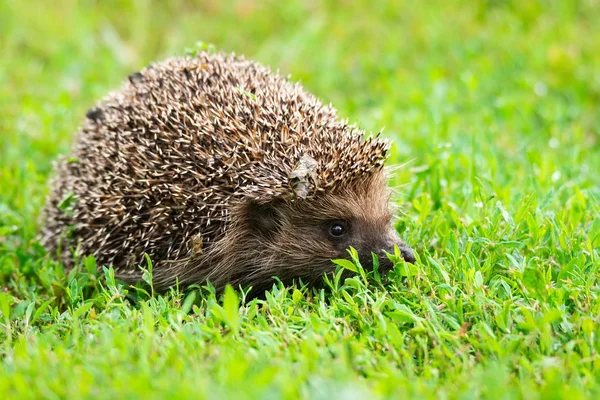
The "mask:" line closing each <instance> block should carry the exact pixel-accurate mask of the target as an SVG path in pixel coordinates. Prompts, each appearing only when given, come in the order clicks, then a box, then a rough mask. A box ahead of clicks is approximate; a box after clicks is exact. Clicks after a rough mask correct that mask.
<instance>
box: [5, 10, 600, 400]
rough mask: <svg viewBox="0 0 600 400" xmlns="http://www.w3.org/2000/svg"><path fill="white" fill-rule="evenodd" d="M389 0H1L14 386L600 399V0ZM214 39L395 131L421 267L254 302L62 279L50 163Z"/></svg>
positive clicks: (118, 392) (77, 392)
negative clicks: (52, 247) (138, 74)
mask: <svg viewBox="0 0 600 400" xmlns="http://www.w3.org/2000/svg"><path fill="white" fill-rule="evenodd" d="M97 3H99V4H97ZM382 3H383V2H373V1H367V0H361V1H343V2H339V3H336V2H333V1H327V2H317V1H304V0H297V1H291V2H282V1H269V2H260V1H237V2H229V1H226V2H220V1H208V2H204V3H202V5H193V2H191V1H183V0H178V1H170V2H166V1H165V2H159V1H155V2H152V1H141V0H140V1H133V2H125V1H102V2H95V1H80V2H75V1H69V0H56V1H16V0H14V1H13V0H0V49H1V51H0V397H2V398H15V397H19V398H40V397H44V398H81V397H94V398H138V397H139V398H142V397H152V398H156V397H165V398H176V397H179V398H191V397H193V398H226V397H227V398H240V397H253V398H295V397H305V398H316V399H331V398H357V399H358V398H367V396H368V398H397V397H417V398H427V397H431V398H449V399H451V398H527V399H537V398H544V399H547V398H569V399H578V398H599V397H600V355H599V352H600V316H599V315H600V282H599V278H600V271H599V269H600V205H599V204H600V203H599V201H600V52H599V51H598V50H599V48H600V39H599V38H600V3H599V2H598V1H597V0H586V1H583V0H582V1H527V2H525V1H516V0H515V1H510V0H505V1H501V0H498V1H491V0H489V1H470V2H451V1H444V0H439V1H423V2H420V1H405V2H389V3H388V4H389V5H387V6H382V5H380V4H382ZM196 41H203V42H205V43H214V44H215V45H216V46H217V47H218V48H219V49H221V50H227V51H229V50H231V51H236V52H237V53H244V54H246V55H247V56H248V57H250V58H253V59H256V60H258V61H260V62H263V63H265V64H268V65H271V66H273V67H274V68H279V69H280V70H281V71H282V72H284V73H289V74H291V76H292V79H294V80H301V81H302V82H303V84H304V85H305V87H306V88H307V89H308V90H309V91H311V92H313V93H315V94H317V95H318V96H319V97H321V98H322V99H324V100H325V101H327V102H329V101H331V102H332V103H333V104H334V105H335V106H336V107H337V108H338V110H339V111H340V114H341V115H343V116H345V117H348V118H349V119H350V120H351V121H357V122H358V123H359V124H360V126H361V127H362V128H365V129H367V130H371V131H379V130H380V128H381V127H384V126H385V131H384V134H385V135H386V136H387V137H389V138H392V139H393V140H394V142H395V147H394V151H393V154H392V157H391V160H390V164H404V163H408V164H407V165H406V166H405V167H403V168H400V169H399V170H398V171H397V172H395V175H394V177H393V178H394V179H393V183H394V184H395V185H398V186H401V190H400V193H401V195H400V196H399V200H398V203H399V205H400V206H401V208H402V215H401V216H400V219H399V223H398V226H397V228H398V231H399V232H400V233H401V234H402V235H403V236H404V237H405V239H406V240H407V241H408V242H409V243H411V244H412V245H413V246H414V248H415V250H416V252H417V254H418V256H419V261H418V262H417V263H416V264H415V266H414V267H413V268H407V267H406V266H405V265H403V264H400V265H398V266H397V269H396V270H395V271H394V272H393V273H392V274H390V276H389V277H388V278H387V279H384V280H383V282H382V281H379V280H378V279H376V278H375V277H373V276H368V277H366V278H365V277H363V276H361V275H358V276H356V277H354V278H351V279H349V280H347V281H345V282H332V284H331V286H332V287H331V288H329V289H328V290H322V291H313V290H310V289H305V288H299V287H296V288H294V287H291V288H282V287H276V288H274V289H273V290H272V291H271V292H270V293H269V294H268V295H267V297H266V299H265V300H253V301H251V302H245V301H243V294H240V293H239V292H237V293H236V292H233V291H228V292H227V293H226V295H225V296H224V298H221V297H217V298H215V296H214V294H211V293H210V291H208V290H206V289H202V290H198V291H196V292H191V293H185V294H180V293H177V292H173V293H170V294H168V295H166V296H155V297H152V296H150V295H148V294H146V293H144V292H141V291H139V290H136V289H134V288H129V287H126V286H124V285H122V284H119V283H118V282H117V283H115V282H114V280H113V279H111V277H110V271H108V272H107V273H106V274H105V275H106V277H104V276H101V274H95V273H88V272H86V271H91V270H93V268H94V265H95V264H94V262H93V260H91V259H88V260H86V261H85V262H84V263H83V265H82V266H81V272H79V273H76V274H71V275H69V276H65V274H64V272H63V270H62V267H61V266H60V265H59V264H57V263H55V262H53V261H51V260H50V259H49V258H48V257H47V255H46V254H45V252H44V251H43V249H42V248H41V247H40V245H39V244H38V243H37V242H36V239H35V236H36V232H37V229H38V224H37V217H38V214H39V209H40V207H41V205H42V204H43V200H44V196H45V193H46V191H47V186H46V180H47V178H48V176H49V174H50V173H51V163H52V160H53V159H54V158H55V156H56V155H57V154H59V153H61V152H67V151H68V149H69V144H70V142H71V139H72V134H73V132H74V131H75V130H76V128H77V125H78V123H79V122H80V121H81V119H82V117H83V116H84V114H85V111H86V110H87V109H88V108H89V107H91V106H92V105H93V103H94V101H95V99H97V98H98V97H101V96H102V95H104V94H106V93H107V91H108V90H110V89H111V88H114V87H116V86H117V85H118V84H119V82H120V81H121V80H122V79H123V78H124V77H125V76H127V74H128V73H130V72H132V71H135V70H138V69H139V68H141V67H142V66H144V65H145V64H147V63H149V62H150V61H152V60H155V59H160V58H164V57H167V56H170V55H176V54H183V52H184V49H185V48H186V47H193V46H194V43H195V42H196ZM240 299H241V300H240Z"/></svg>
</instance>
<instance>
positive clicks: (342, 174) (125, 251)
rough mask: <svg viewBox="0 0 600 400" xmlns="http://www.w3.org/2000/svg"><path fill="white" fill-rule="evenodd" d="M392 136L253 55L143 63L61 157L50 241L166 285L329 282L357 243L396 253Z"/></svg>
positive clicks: (129, 278)
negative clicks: (389, 166)
mask: <svg viewBox="0 0 600 400" xmlns="http://www.w3.org/2000/svg"><path fill="white" fill-rule="evenodd" d="M389 148H390V143H389V142H388V141H386V140H384V139H383V138H382V137H381V135H379V134H377V135H372V134H366V133H365V132H363V131H361V130H360V129H359V128H358V127H357V126H356V125H349V124H348V122H347V121H345V120H341V119H340V118H339V117H338V116H337V113H336V110H335V109H334V108H333V107H332V106H331V105H324V104H323V103H321V102H320V101H319V100H318V99H317V98H316V97H314V96H313V95H311V94H309V93H308V92H306V91H305V90H304V89H303V88H302V86H301V85H300V84H299V83H293V82H291V81H290V80H289V77H282V76H280V75H279V74H278V73H275V72H272V71H271V70H270V69H269V68H268V67H265V66H263V65H260V64H258V63H256V62H254V61H250V60H246V59H245V58H244V57H243V56H237V55H235V54H225V53H214V52H212V53H209V52H199V53H198V54H195V55H187V56H184V57H173V58H170V59H166V60H164V61H161V62H157V63H154V64H151V65H149V66H148V67H146V68H144V69H143V70H141V71H140V72H136V73H133V74H131V75H130V76H129V77H128V79H126V81H125V82H124V84H123V85H122V87H121V88H120V89H118V90H116V91H113V92H112V93H110V94H109V95H108V96H107V97H105V98H104V99H102V100H101V101H99V102H98V103H96V104H95V106H94V107H93V108H91V109H90V110H89V111H88V112H87V114H86V117H85V119H84V121H83V123H82V125H81V126H80V128H79V131H78V133H77V135H76V137H75V140H74V144H73V147H72V151H71V154H70V155H68V156H64V157H62V158H59V160H58V161H57V162H56V165H55V175H54V177H53V178H52V181H51V189H50V193H49V195H48V198H47V201H46V205H45V207H44V210H43V212H42V224H43V226H42V230H41V242H42V244H43V245H44V247H45V248H46V249H47V250H48V251H49V252H50V253H51V254H53V255H55V256H56V257H57V258H58V259H59V261H62V262H63V264H64V265H65V266H66V268H67V269H69V268H72V267H73V265H74V263H75V261H74V259H75V258H76V257H75V256H77V255H93V256H95V258H96V261H97V265H98V266H99V267H101V266H103V265H104V266H112V267H113V268H114V274H115V277H116V278H118V279H120V280H122V281H124V282H127V283H132V284H133V283H136V282H140V281H142V280H143V279H144V275H143V268H141V266H144V265H146V262H147V257H149V259H150V260H151V261H152V284H153V287H154V288H155V289H156V290H166V289H168V288H169V287H172V286H174V285H181V286H183V287H187V286H189V285H192V284H202V283H204V282H207V281H208V282H210V283H211V284H212V285H213V286H214V287H215V288H217V289H222V288H223V287H224V286H225V285H227V284H231V285H233V286H234V287H240V286H243V287H251V288H253V290H263V291H264V290H267V289H268V288H269V287H271V286H272V284H273V283H274V282H275V281H274V280H275V279H279V280H280V281H281V282H283V283H284V284H288V283H292V282H294V281H296V280H298V281H301V282H303V283H307V284H316V283H317V282H319V281H321V282H322V278H323V276H324V275H325V274H327V273H332V272H333V271H335V264H334V263H332V260H334V259H339V258H349V252H348V249H349V248H350V247H353V248H354V249H355V250H356V252H357V254H358V257H359V260H360V262H361V264H362V265H363V266H364V267H365V268H372V266H373V254H375V255H376V256H378V258H379V269H380V270H382V271H383V270H389V269H391V268H392V267H393V265H392V262H391V261H390V259H389V257H386V252H393V251H394V249H395V246H397V249H399V250H400V252H401V255H402V257H403V258H404V260H406V261H408V262H414V255H413V253H412V251H411V249H410V248H409V247H408V246H407V245H406V244H405V243H404V242H403V241H402V240H401V239H400V237H399V236H398V234H397V233H396V231H395V229H394V228H393V224H392V214H393V213H392V211H391V209H390V201H389V199H390V191H389V189H388V182H387V177H386V170H385V168H384V167H383V166H384V161H385V160H386V158H387V156H388V153H389Z"/></svg>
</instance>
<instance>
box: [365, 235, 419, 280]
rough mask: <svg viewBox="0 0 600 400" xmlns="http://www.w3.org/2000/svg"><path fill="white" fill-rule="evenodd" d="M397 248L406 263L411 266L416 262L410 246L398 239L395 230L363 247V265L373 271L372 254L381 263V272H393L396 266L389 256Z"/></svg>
mask: <svg viewBox="0 0 600 400" xmlns="http://www.w3.org/2000/svg"><path fill="white" fill-rule="evenodd" d="M395 246H397V247H398V250H400V255H401V256H402V258H403V259H404V261H406V262H409V263H411V264H413V263H414V262H415V254H414V252H413V250H412V249H411V248H410V246H408V245H407V244H406V243H404V241H402V240H401V239H400V237H398V235H397V234H396V231H395V230H393V229H389V231H388V232H386V233H385V234H383V235H382V236H380V237H379V240H375V241H371V242H370V243H368V245H366V246H364V247H363V249H362V250H363V251H361V252H359V260H360V263H361V265H362V266H363V267H365V268H368V269H372V268H373V255H372V253H374V254H375V255H376V256H377V259H378V261H379V270H380V271H382V272H385V271H389V270H391V269H392V268H393V267H394V264H393V263H392V261H391V260H390V259H389V258H388V256H387V254H394V247H395Z"/></svg>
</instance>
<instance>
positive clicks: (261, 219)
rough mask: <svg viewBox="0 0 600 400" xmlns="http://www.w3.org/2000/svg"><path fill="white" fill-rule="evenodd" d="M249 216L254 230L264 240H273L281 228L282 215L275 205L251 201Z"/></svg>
mask: <svg viewBox="0 0 600 400" xmlns="http://www.w3.org/2000/svg"><path fill="white" fill-rule="evenodd" d="M247 215H248V222H249V224H250V227H251V228H252V230H253V231H254V232H255V233H257V234H258V235H260V236H262V237H264V238H272V237H273V235H275V234H276V233H277V231H279V229H280V228H281V214H280V212H279V211H278V210H277V208H276V207H275V206H274V205H273V204H269V203H264V204H261V203H258V202H256V201H251V202H250V204H249V206H248V214H247Z"/></svg>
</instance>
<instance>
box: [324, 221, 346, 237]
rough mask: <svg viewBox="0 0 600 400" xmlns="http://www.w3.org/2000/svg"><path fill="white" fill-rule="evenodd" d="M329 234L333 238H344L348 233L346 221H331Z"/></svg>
mask: <svg viewBox="0 0 600 400" xmlns="http://www.w3.org/2000/svg"><path fill="white" fill-rule="evenodd" d="M328 233H329V236H331V237H332V238H335V239H339V238H342V237H344V236H345V235H346V234H347V233H348V224H347V223H345V222H344V221H331V222H330V223H329V227H328Z"/></svg>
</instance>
